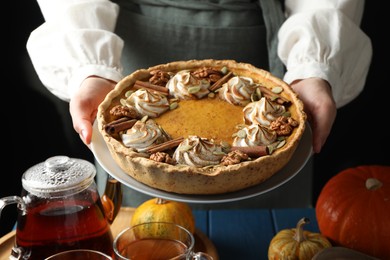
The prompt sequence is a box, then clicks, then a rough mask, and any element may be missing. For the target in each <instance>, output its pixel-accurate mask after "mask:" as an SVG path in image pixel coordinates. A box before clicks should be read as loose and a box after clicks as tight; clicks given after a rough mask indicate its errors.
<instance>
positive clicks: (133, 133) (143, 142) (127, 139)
mask: <svg viewBox="0 0 390 260" xmlns="http://www.w3.org/2000/svg"><path fill="white" fill-rule="evenodd" d="M121 137H122V142H123V144H124V145H125V146H126V147H131V148H133V149H135V150H136V151H137V152H145V151H146V150H147V148H148V147H149V146H151V145H152V144H154V143H162V142H164V141H165V140H166V136H165V135H164V134H163V132H162V131H161V129H160V127H159V126H158V125H157V123H156V122H155V121H154V120H151V119H149V120H147V121H146V122H143V121H141V120H138V121H137V122H136V123H135V124H134V125H133V127H132V128H130V129H128V130H127V131H126V132H125V133H123V134H122V136H121Z"/></svg>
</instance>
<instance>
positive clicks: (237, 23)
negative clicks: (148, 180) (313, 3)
mask: <svg viewBox="0 0 390 260" xmlns="http://www.w3.org/2000/svg"><path fill="white" fill-rule="evenodd" d="M115 2H117V3H118V4H119V5H120V14H119V18H118V22H117V30H116V33H117V34H118V35H119V36H120V37H121V38H122V39H123V40H124V42H125V47H124V50H123V55H122V64H123V67H124V72H123V73H124V75H128V74H130V73H132V72H133V71H135V70H137V69H140V68H148V67H150V66H153V65H157V64H163V63H167V62H171V61H177V60H189V59H209V58H212V59H233V60H236V61H239V62H246V63H250V64H252V65H254V66H257V67H259V68H262V69H265V70H268V71H271V72H272V73H273V74H274V75H275V76H278V77H282V75H283V74H284V67H283V65H282V63H281V61H280V60H279V58H278V57H277V54H276V48H277V38H276V35H277V33H276V32H277V31H278V29H279V27H280V25H281V23H282V22H283V19H284V18H283V12H282V8H281V4H280V2H279V0H260V1H250V0H220V1H212V0H210V1H201V0H198V1H194V0H192V1H189V0H187V1H186V0H134V1H130V0H117V1H115ZM103 176H104V177H103ZM106 176H107V175H106V174H105V173H104V171H103V170H102V169H101V168H100V167H98V184H99V189H100V190H101V192H103V188H104V184H105V181H104V180H102V178H106ZM301 178H302V177H301ZM304 178H305V180H303V181H305V182H306V181H310V178H308V177H307V176H306V177H304ZM294 179H298V177H295V178H294ZM293 185H294V184H293ZM295 185H296V184H295ZM123 187H124V198H123V204H124V205H125V206H132V207H137V206H138V205H140V204H141V203H142V202H143V201H145V200H146V199H150V198H151V197H150V196H147V195H144V194H141V193H140V192H137V191H134V190H131V189H128V188H127V187H125V186H124V185H123ZM296 187H297V188H298V191H297V190H294V191H291V194H290V195H289V194H288V193H289V192H287V196H282V194H283V195H285V193H286V191H284V190H283V189H280V188H279V189H278V190H279V192H269V193H267V194H265V195H262V196H259V197H258V198H255V199H250V200H246V203H245V202H244V203H243V202H238V203H230V205H227V204H222V205H215V204H211V206H210V207H211V208H217V207H223V208H225V207H275V206H288V205H291V203H294V202H296V201H300V203H301V204H300V205H296V206H302V207H303V206H308V204H310V203H311V201H310V200H311V198H310V194H311V190H310V189H308V191H309V192H304V194H302V196H300V195H299V191H301V193H302V190H304V189H302V188H300V185H296ZM273 193H274V194H273ZM307 193H309V194H307ZM300 197H302V198H300ZM295 204H296V203H295ZM192 206H193V207H194V208H197V207H201V208H206V205H203V206H202V205H192Z"/></svg>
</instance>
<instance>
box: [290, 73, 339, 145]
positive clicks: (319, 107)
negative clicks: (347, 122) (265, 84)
mask: <svg viewBox="0 0 390 260" xmlns="http://www.w3.org/2000/svg"><path fill="white" fill-rule="evenodd" d="M291 87H292V88H293V89H294V90H295V91H296V92H297V93H298V95H299V98H300V99H301V100H302V101H303V104H304V110H305V112H306V114H307V118H308V121H309V123H310V125H311V128H312V131H313V141H312V142H313V152H314V153H319V152H320V151H321V148H322V146H323V145H324V144H325V142H326V139H327V138H328V136H329V134H330V131H331V130H332V126H333V123H334V121H335V119H336V114H337V108H336V103H335V101H334V99H333V96H332V90H331V87H330V86H329V84H328V82H327V81H325V80H323V79H320V78H308V79H303V80H297V81H294V82H293V83H291Z"/></svg>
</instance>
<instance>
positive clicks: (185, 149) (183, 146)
mask: <svg viewBox="0 0 390 260" xmlns="http://www.w3.org/2000/svg"><path fill="white" fill-rule="evenodd" d="M178 149H179V151H181V152H186V151H189V150H191V149H192V146H191V145H188V144H183V145H180V147H179V148H178Z"/></svg>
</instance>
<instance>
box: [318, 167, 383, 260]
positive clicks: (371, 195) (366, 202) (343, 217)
mask: <svg viewBox="0 0 390 260" xmlns="http://www.w3.org/2000/svg"><path fill="white" fill-rule="evenodd" d="M315 210H316V217H317V221H318V226H319V229H320V231H321V233H322V234H323V235H324V236H326V237H327V238H328V239H329V240H330V241H331V242H332V244H333V245H339V246H344V247H348V248H351V249H354V250H357V251H360V252H362V253H366V254H368V255H371V256H374V257H378V258H380V259H390V250H389V246H390V166H381V165H363V166H358V167H355V168H347V169H345V170H343V171H341V172H339V173H338V174H337V175H335V176H333V177H332V178H331V179H330V180H329V181H328V182H327V183H326V184H325V186H324V187H323V188H322V190H321V192H320V195H319V196H318V200H317V203H316V208H315Z"/></svg>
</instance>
